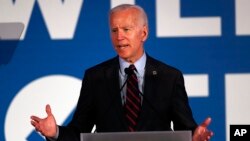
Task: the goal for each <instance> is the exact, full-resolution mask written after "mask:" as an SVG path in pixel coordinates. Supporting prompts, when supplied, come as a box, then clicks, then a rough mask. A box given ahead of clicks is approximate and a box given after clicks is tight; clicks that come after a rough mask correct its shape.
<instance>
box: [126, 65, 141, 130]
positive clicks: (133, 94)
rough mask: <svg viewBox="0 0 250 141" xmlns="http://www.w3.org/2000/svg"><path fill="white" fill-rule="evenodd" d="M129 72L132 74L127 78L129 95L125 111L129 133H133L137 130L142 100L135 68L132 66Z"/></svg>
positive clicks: (127, 95)
mask: <svg viewBox="0 0 250 141" xmlns="http://www.w3.org/2000/svg"><path fill="white" fill-rule="evenodd" d="M129 71H130V72H131V73H129V74H128V76H127V77H128V80H127V93H126V102H125V104H124V111H125V117H126V120H127V123H128V131H130V132H133V131H135V130H136V126H137V123H138V117H139V114H140V111H141V98H140V96H139V88H138V79H137V76H136V74H135V71H136V68H135V66H134V65H130V66H129Z"/></svg>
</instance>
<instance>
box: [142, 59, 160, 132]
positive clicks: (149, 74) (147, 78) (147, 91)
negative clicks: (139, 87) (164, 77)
mask: <svg viewBox="0 0 250 141" xmlns="http://www.w3.org/2000/svg"><path fill="white" fill-rule="evenodd" d="M157 73H158V70H157V67H156V66H154V63H153V62H152V59H151V57H149V56H147V61H146V66H145V74H144V92H143V103H142V111H141V115H140V117H139V123H138V129H140V128H141V127H142V125H144V124H145V123H144V122H147V121H148V120H150V119H148V117H149V116H148V111H149V110H152V107H151V104H153V103H152V102H151V101H150V99H152V98H153V97H154V91H155V89H156V86H157V82H158V81H157V79H158V76H157Z"/></svg>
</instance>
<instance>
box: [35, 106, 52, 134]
mask: <svg viewBox="0 0 250 141" xmlns="http://www.w3.org/2000/svg"><path fill="white" fill-rule="evenodd" d="M46 113H47V117H46V118H43V119H42V118H39V117H37V116H31V117H30V118H31V121H30V122H31V124H32V125H33V126H34V127H35V129H36V131H38V132H40V133H41V134H42V135H43V136H45V137H49V138H53V137H55V136H56V132H57V125H56V120H55V117H54V115H53V114H52V112H51V108H50V105H46Z"/></svg>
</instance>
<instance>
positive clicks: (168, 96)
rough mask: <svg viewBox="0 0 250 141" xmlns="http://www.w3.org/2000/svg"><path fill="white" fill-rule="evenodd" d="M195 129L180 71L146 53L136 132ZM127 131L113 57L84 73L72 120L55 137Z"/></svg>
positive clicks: (75, 137)
mask: <svg viewBox="0 0 250 141" xmlns="http://www.w3.org/2000/svg"><path fill="white" fill-rule="evenodd" d="M171 121H173V123H174V130H192V131H193V130H194V129H195V128H196V126H197V124H196V123H195V121H194V119H193V116H192V112H191V109H190V107H189V103H188V97H187V94H186V91H185V87H184V80H183V75H182V73H181V72H180V71H179V70H177V69H175V68H173V67H170V66H168V65H166V64H163V63H161V62H159V61H157V60H155V59H153V58H151V57H150V56H148V55H147V61H146V68H145V77H144V97H143V104H142V112H141V115H140V117H139V123H138V126H137V131H163V130H171V128H170V122H171ZM94 124H96V131H97V132H123V131H127V125H126V121H125V118H124V115H123V108H122V102H121V94H120V85H119V59H118V57H115V58H113V59H110V60H108V61H106V62H103V63H101V64H99V65H97V66H95V67H92V68H90V69H88V70H86V72H85V76H84V78H83V81H82V89H81V94H80V97H79V100H78V104H77V108H76V111H75V113H74V116H73V119H72V121H71V122H70V123H69V125H68V126H66V127H63V126H60V127H59V137H58V140H63V141H66V140H70V141H73V140H79V137H80V133H81V132H90V131H91V129H92V127H93V125H94Z"/></svg>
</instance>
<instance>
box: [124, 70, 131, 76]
mask: <svg viewBox="0 0 250 141" xmlns="http://www.w3.org/2000/svg"><path fill="white" fill-rule="evenodd" d="M124 72H125V73H126V74H127V75H128V76H131V75H132V73H133V70H132V69H130V68H125V69H124Z"/></svg>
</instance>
